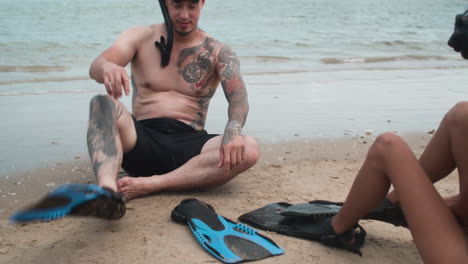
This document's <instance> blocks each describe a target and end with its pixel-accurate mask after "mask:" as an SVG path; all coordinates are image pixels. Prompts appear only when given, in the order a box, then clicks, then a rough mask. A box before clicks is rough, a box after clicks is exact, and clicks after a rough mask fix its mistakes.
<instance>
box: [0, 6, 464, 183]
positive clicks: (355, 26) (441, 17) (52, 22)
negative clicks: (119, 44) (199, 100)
mask: <svg viewBox="0 0 468 264" xmlns="http://www.w3.org/2000/svg"><path fill="white" fill-rule="evenodd" d="M0 4H1V6H2V8H1V9H0V54H1V56H0V112H1V113H2V115H0V123H1V124H2V130H1V132H0V133H1V134H0V174H1V173H8V172H11V171H15V170H20V169H23V168H30V167H34V166H42V165H43V164H45V163H48V162H55V161H57V160H60V159H70V158H73V157H76V156H77V155H79V154H80V153H83V152H86V141H85V134H86V126H87V118H88V102H89V99H90V98H91V97H92V96H94V95H95V94H97V93H103V92H104V91H105V90H104V88H103V87H102V86H101V85H99V84H97V83H95V82H94V81H92V80H90V79H89V77H88V68H89V65H90V63H91V62H92V60H93V59H94V58H95V57H96V56H98V55H99V54H100V53H101V52H102V51H103V50H104V49H105V48H107V47H108V46H109V45H111V43H112V42H113V41H114V39H115V38H116V37H117V36H118V34H119V33H120V32H121V31H123V30H125V29H126V28H128V27H131V26H134V25H148V24H153V23H160V22H162V21H163V18H162V15H161V12H160V8H159V4H158V1H154V0H153V1H148V0H142V1H130V0H112V1H111V0H100V1H89V0H81V1H76V0H75V1H71V0H21V1H11V0H0ZM467 7H468V2H467V1H466V0H463V1H461V0H393V1H388V0H355V1H345V0H296V1H280V0H270V1H266V0H255V1H252V0H207V1H206V4H205V7H204V10H203V11H202V16H201V20H200V23H199V25H200V27H201V28H202V29H203V30H205V31H207V32H208V33H210V34H211V35H213V36H214V37H215V38H217V39H218V40H220V41H222V42H224V43H226V44H228V45H230V46H231V47H232V48H233V49H234V50H235V51H236V53H237V54H238V56H239V57H240V60H241V63H242V66H241V71H242V74H243V76H244V79H245V81H246V83H247V86H248V89H249V101H250V109H251V110H250V114H249V119H248V122H247V125H246V127H245V129H244V131H245V133H248V134H251V135H254V136H255V137H257V138H259V139H261V140H264V141H283V140H291V139H296V138H302V137H304V138H306V137H341V136H355V135H360V134H363V133H364V131H369V130H372V131H373V132H374V133H379V132H383V131H387V130H390V131H398V132H400V133H404V132H413V131H418V132H421V131H427V130H430V129H434V128H436V127H437V124H438V122H439V120H440V118H441V117H442V116H443V114H444V113H445V112H446V111H447V110H448V108H449V107H451V106H452V105H453V104H454V103H456V102H458V101H461V100H465V99H466V95H467V93H466V83H468V75H467V70H468V61H464V60H462V59H461V57H460V55H459V54H457V53H455V52H453V51H452V49H451V48H450V47H448V46H447V40H448V38H449V37H450V35H451V33H452V31H453V23H454V20H455V15H456V14H459V13H462V12H463V11H464V10H465V8H467ZM123 101H124V103H125V104H126V105H127V106H130V100H129V99H128V98H124V99H123ZM226 106H227V105H226V102H225V99H224V96H223V94H222V92H221V90H219V92H218V93H217V95H216V96H215V98H214V99H213V101H212V103H211V106H210V112H209V117H208V121H207V129H208V130H209V131H210V132H213V133H222V131H223V127H224V124H225V122H226Z"/></svg>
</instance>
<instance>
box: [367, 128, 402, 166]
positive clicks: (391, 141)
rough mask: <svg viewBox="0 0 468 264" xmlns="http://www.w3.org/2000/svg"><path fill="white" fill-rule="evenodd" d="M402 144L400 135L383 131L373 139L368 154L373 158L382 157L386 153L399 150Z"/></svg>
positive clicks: (390, 153) (389, 153)
mask: <svg viewBox="0 0 468 264" xmlns="http://www.w3.org/2000/svg"><path fill="white" fill-rule="evenodd" d="M402 144H405V143H404V140H403V139H402V138H401V137H400V136H398V135H397V134H395V133H392V132H385V133H383V134H380V135H379V136H378V137H377V138H376V139H375V141H374V144H372V147H371V148H370V149H369V154H368V155H369V156H371V157H373V158H378V159H383V158H385V156H386V155H392V153H395V152H397V151H399V149H400V148H401V145H402Z"/></svg>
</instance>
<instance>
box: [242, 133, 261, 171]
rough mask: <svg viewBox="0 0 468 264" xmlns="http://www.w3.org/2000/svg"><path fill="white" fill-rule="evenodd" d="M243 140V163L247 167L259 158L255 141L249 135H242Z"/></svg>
mask: <svg viewBox="0 0 468 264" xmlns="http://www.w3.org/2000/svg"><path fill="white" fill-rule="evenodd" d="M243 137H244V141H245V154H244V155H245V156H244V163H245V164H246V166H247V167H248V168H250V167H252V166H254V165H255V164H256V163H257V161H258V158H259V151H258V145H257V141H256V140H255V139H254V138H253V137H251V136H246V135H244V136H243Z"/></svg>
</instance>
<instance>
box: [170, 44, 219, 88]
mask: <svg viewBox="0 0 468 264" xmlns="http://www.w3.org/2000/svg"><path fill="white" fill-rule="evenodd" d="M214 43H215V41H214V40H213V39H212V38H206V39H205V41H204V42H203V44H201V45H199V46H196V47H192V48H187V49H184V50H182V51H181V52H180V54H179V59H178V61H177V66H178V68H179V69H180V71H179V73H180V74H182V77H183V78H184V80H185V81H186V82H188V83H189V84H191V87H192V89H195V90H202V89H203V88H205V87H206V86H207V85H208V84H209V81H210V79H211V78H212V76H213V63H212V60H213V58H214V51H215V45H214ZM187 60H191V61H190V62H188V63H186V61H187Z"/></svg>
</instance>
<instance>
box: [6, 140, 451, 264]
mask: <svg viewBox="0 0 468 264" xmlns="http://www.w3.org/2000/svg"><path fill="white" fill-rule="evenodd" d="M405 138H406V139H407V140H409V142H410V145H411V147H412V149H413V150H414V152H415V154H416V155H418V156H419V155H420V153H421V152H422V150H423V148H424V146H425V145H426V144H427V141H428V139H429V138H430V135H429V134H419V135H407V136H405ZM373 140H374V135H370V136H363V137H354V138H347V139H320V140H301V141H297V142H286V143H282V144H266V143H260V149H261V159H260V161H259V162H258V164H257V165H256V166H255V167H253V168H252V169H250V170H249V171H247V172H245V173H243V174H242V175H240V176H238V177H237V178H235V179H234V180H233V181H231V182H229V183H228V184H226V185H224V186H221V187H218V188H212V189H206V190H197V191H184V192H165V193H160V194H156V195H152V196H149V197H144V198H140V199H134V200H131V201H130V202H129V203H128V211H127V214H126V216H125V217H124V218H123V219H121V220H118V221H113V222H109V221H105V220H101V219H95V218H78V217H66V218H64V219H61V220H58V221H55V222H49V223H33V224H28V225H13V224H9V223H8V221H7V217H8V215H9V214H10V213H12V212H13V211H14V210H16V209H18V208H21V207H23V206H25V205H28V204H30V203H32V202H34V201H36V200H37V199H38V198H39V197H41V196H42V195H44V194H45V193H46V192H47V191H48V190H50V189H52V188H54V187H56V186H57V185H59V184H62V183H65V182H67V181H70V182H94V178H93V177H94V176H92V173H91V169H90V167H89V163H88V159H87V157H86V156H82V157H76V159H75V160H73V161H68V162H62V163H57V164H56V165H55V166H53V167H48V168H45V169H41V170H35V171H30V172H26V173H21V174H16V175H9V176H8V179H2V184H1V191H0V210H1V211H0V234H1V235H0V263H21V264H23V263H48V264H52V263H112V264H118V263H220V262H218V261H217V260H216V259H215V258H213V257H212V256H211V255H209V254H208V253H206V252H205V251H204V250H203V249H202V247H201V246H200V245H199V244H198V243H197V242H196V240H195V238H194V237H193V236H192V234H191V232H189V229H188V228H187V227H186V226H183V225H179V224H176V223H174V222H172V221H171V218H170V213H171V211H172V209H173V208H174V207H175V206H176V205H178V204H179V202H180V201H181V200H182V199H184V198H189V197H195V198H197V199H199V200H202V201H205V202H208V203H210V204H211V205H213V207H214V208H215V209H216V211H217V212H218V213H219V214H221V215H223V216H225V217H227V218H230V219H234V220H235V219H237V217H238V216H240V215H241V214H243V213H246V212H249V211H251V210H253V209H256V208H259V207H261V206H263V205H266V204H268V203H272V202H281V201H284V202H289V203H300V202H305V201H309V200H313V199H329V200H335V201H343V200H344V199H345V197H346V195H347V192H348V189H349V188H350V186H351V183H352V181H353V179H354V176H355V175H356V173H357V171H358V169H359V168H360V165H361V164H362V161H363V159H364V157H365V154H366V152H367V150H368V148H369V146H370V144H371V143H372V141H373ZM436 187H437V189H438V190H439V191H440V192H441V193H442V194H453V193H455V192H456V191H457V190H458V179H457V175H450V176H449V177H448V178H446V179H444V180H443V181H441V182H439V183H438V184H437V185H436ZM361 224H362V225H363V226H364V228H365V229H366V231H367V232H368V236H367V241H366V244H365V246H364V248H363V249H362V252H363V254H364V257H363V258H361V257H359V256H357V255H354V254H352V253H349V252H347V251H344V250H338V249H333V248H328V247H325V246H323V245H321V244H319V243H317V242H313V241H308V240H304V239H298V238H293V237H287V236H283V235H279V234H276V233H270V232H263V233H264V234H266V235H267V236H269V237H270V238H272V239H273V240H274V241H275V242H277V244H278V245H280V246H281V247H282V248H283V249H284V250H285V254H284V255H282V256H279V257H272V258H268V259H265V260H261V261H259V262H258V263H355V262H359V263H380V264H386V263H409V264H412V263H421V262H422V261H421V259H420V257H419V256H418V254H417V250H416V248H415V246H414V244H413V243H412V239H411V235H410V232H409V231H408V230H407V229H405V228H401V227H394V226H392V225H389V224H385V223H379V222H372V221H361Z"/></svg>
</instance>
